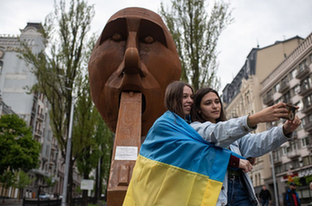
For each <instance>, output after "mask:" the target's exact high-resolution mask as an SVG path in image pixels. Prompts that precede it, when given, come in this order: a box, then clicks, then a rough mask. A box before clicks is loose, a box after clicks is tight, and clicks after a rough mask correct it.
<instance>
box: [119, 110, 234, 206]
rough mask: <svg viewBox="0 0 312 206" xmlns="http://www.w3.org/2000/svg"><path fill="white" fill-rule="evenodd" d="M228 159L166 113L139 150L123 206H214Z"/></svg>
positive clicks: (177, 119)
mask: <svg viewBox="0 0 312 206" xmlns="http://www.w3.org/2000/svg"><path fill="white" fill-rule="evenodd" d="M230 155H231V152H230V151H228V150H224V149H222V148H220V147H216V146H214V145H212V144H210V143H208V142H206V141H205V140H204V139H203V138H202V137H201V136H200V135H199V134H198V133H197V132H196V131H195V130H194V129H193V128H192V127H191V126H190V125H188V124H187V123H186V122H185V120H183V119H182V118H180V117H179V116H178V115H176V114H174V113H172V112H170V111H167V112H165V113H164V114H163V115H162V116H161V117H160V118H158V119H157V120H156V121H155V123H154V125H153V126H152V127H151V129H150V131H149V132H148V134H147V137H146V139H145V141H144V143H143V144H142V146H141V150H140V154H139V156H138V159H137V161H136V164H135V167H134V170H133V173H132V179H131V182H130V185H129V187H128V190H127V194H126V197H125V200H124V203H123V205H124V206H132V205H133V206H134V205H135V206H154V205H159V206H176V205H177V206H184V205H185V206H186V205H187V206H213V205H216V203H217V199H218V196H219V193H220V190H221V187H222V182H223V179H224V177H225V173H226V170H227V166H228V163H229V159H230Z"/></svg>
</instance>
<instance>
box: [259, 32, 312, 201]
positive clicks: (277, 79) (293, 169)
mask: <svg viewBox="0 0 312 206" xmlns="http://www.w3.org/2000/svg"><path fill="white" fill-rule="evenodd" d="M311 73H312V34H310V35H309V36H308V37H307V38H306V39H305V40H304V41H303V42H302V43H301V44H300V45H299V46H298V47H297V48H296V49H295V50H294V51H293V52H292V53H291V54H290V55H288V56H287V58H286V59H285V60H284V61H282V62H281V63H280V64H279V65H278V66H277V67H276V68H275V69H274V70H273V71H272V72H271V73H270V75H269V76H268V77H267V78H265V79H263V81H261V86H262V89H261V91H260V95H261V98H262V99H263V106H264V107H266V106H270V105H273V104H275V103H278V102H286V103H291V104H293V105H296V106H298V107H299V111H298V112H297V115H298V117H299V118H300V119H301V121H302V124H301V126H300V128H298V129H297V131H296V132H294V138H295V139H294V140H293V141H289V142H286V143H285V144H283V145H282V146H281V147H280V148H279V149H277V150H276V151H274V152H273V153H272V163H271V164H272V166H273V167H274V171H275V176H276V184H277V191H278V195H279V200H280V203H282V197H283V193H285V191H286V189H287V181H288V178H289V176H291V177H292V178H293V179H294V178H298V179H299V182H300V185H299V186H297V191H298V193H299V196H300V198H301V201H302V202H303V203H310V202H311V200H312V192H311V190H310V189H309V186H308V184H307V182H306V178H307V177H309V176H311V175H312V74H311ZM282 123H283V120H281V121H279V122H275V123H274V124H275V125H276V124H282ZM274 124H273V125H274ZM271 126H272V124H267V125H266V127H267V128H270V127H271ZM265 181H266V182H272V181H273V180H272V178H270V177H269V178H267V179H266V180H265Z"/></svg>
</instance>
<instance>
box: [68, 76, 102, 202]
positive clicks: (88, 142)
mask: <svg viewBox="0 0 312 206" xmlns="http://www.w3.org/2000/svg"><path fill="white" fill-rule="evenodd" d="M78 87H79V88H80V90H79V91H78V98H77V107H76V108H77V109H76V110H75V111H76V121H75V123H74V136H75V141H74V142H73V144H74V145H80V146H79V147H78V146H77V147H75V150H74V151H73V157H74V158H75V159H77V167H78V171H79V173H80V174H81V175H82V176H83V179H89V174H90V173H91V171H92V169H94V168H96V166H97V160H98V158H99V155H97V153H96V152H95V151H96V150H98V145H97V144H96V142H95V140H94V132H95V124H96V110H95V106H94V104H93V102H92V99H91V95H90V84H89V78H88V76H87V75H85V76H84V77H83V78H82V79H81V81H80V84H79V86H78ZM77 141H79V143H78V142H77ZM87 192H88V191H87V190H83V204H82V205H88V193H87Z"/></svg>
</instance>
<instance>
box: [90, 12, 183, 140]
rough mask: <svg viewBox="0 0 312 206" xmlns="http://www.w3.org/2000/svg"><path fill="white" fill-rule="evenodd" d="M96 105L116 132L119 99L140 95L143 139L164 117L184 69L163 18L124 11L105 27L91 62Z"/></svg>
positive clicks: (91, 82)
mask: <svg viewBox="0 0 312 206" xmlns="http://www.w3.org/2000/svg"><path fill="white" fill-rule="evenodd" d="M88 69H89V79H90V86H91V95H92V99H93V101H94V103H95V105H96V107H97V109H98V110H99V112H100V113H101V115H102V117H103V119H104V121H105V122H106V124H107V125H108V126H109V127H110V129H111V130H112V131H115V129H116V124H117V117H118V107H119V101H120V95H121V92H123V91H134V92H140V93H142V94H143V95H142V96H143V100H142V112H143V115H142V135H146V133H147V131H148V130H149V128H150V127H151V126H152V124H153V122H154V121H155V120H156V119H157V118H158V117H159V116H160V115H161V114H162V113H163V112H164V111H165V107H164V93H165V89H166V87H167V85H168V84H169V83H171V82H172V81H174V80H179V78H180V75H181V65H180V61H179V57H178V53H177V51H176V47H175V44H174V41H173V39H172V37H171V35H170V33H169V31H168V29H167V27H166V26H165V24H164V23H163V21H162V19H161V18H160V16H159V15H158V14H156V13H154V12H152V11H150V10H146V9H143V8H126V9H123V10H120V11H118V12H117V13H115V14H114V15H113V16H112V17H111V18H110V19H109V20H108V22H107V24H106V26H105V28H104V30H103V32H102V34H101V36H100V37H99V39H98V41H97V43H96V45H95V47H94V49H93V52H92V54H91V57H90V61H89V68H88Z"/></svg>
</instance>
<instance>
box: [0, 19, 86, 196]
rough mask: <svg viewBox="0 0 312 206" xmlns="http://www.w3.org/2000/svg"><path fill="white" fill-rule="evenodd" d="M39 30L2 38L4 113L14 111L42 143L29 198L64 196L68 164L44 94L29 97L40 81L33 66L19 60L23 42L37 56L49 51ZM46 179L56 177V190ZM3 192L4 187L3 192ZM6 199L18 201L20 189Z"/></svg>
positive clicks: (32, 28) (8, 192)
mask: <svg viewBox="0 0 312 206" xmlns="http://www.w3.org/2000/svg"><path fill="white" fill-rule="evenodd" d="M39 29H42V27H41V24H40V23H27V25H26V27H25V28H24V29H21V30H20V31H21V34H20V36H19V37H17V36H16V37H14V36H10V35H1V36H0V94H1V97H2V101H0V108H2V109H1V111H3V108H5V109H6V110H8V109H7V108H10V109H12V110H13V111H14V112H15V113H16V114H17V115H19V117H21V118H22V119H24V120H25V121H26V124H27V125H29V126H30V127H31V128H32V132H33V137H34V139H35V140H36V141H38V142H39V143H40V144H41V153H40V158H39V160H38V162H39V167H38V168H36V169H33V170H31V171H30V172H29V175H30V177H32V178H33V177H34V178H35V182H34V183H33V185H31V186H30V187H28V188H26V193H25V194H26V197H32V198H35V197H37V196H38V193H39V192H40V193H43V192H44V193H51V194H55V193H58V194H60V193H62V191H63V185H61V184H62V183H63V179H64V162H65V161H64V159H63V158H62V157H61V154H60V151H59V149H60V148H59V147H58V143H57V140H56V138H54V137H53V133H52V129H51V127H50V118H49V103H48V101H47V99H46V98H45V96H44V95H43V94H40V93H30V94H29V88H31V87H32V86H33V85H34V84H35V83H36V81H37V79H36V77H35V75H34V74H33V73H32V72H31V66H30V65H27V64H26V62H24V61H23V60H22V59H20V58H19V57H18V50H19V49H21V45H20V41H23V42H25V43H26V44H27V45H28V47H29V48H30V49H31V51H32V52H33V53H34V54H38V53H39V52H41V51H43V50H44V49H45V48H46V45H45V43H46V40H45V39H44V38H43V37H42V35H41V33H40V32H39ZM1 102H3V103H5V104H2V103H1ZM2 105H5V106H2ZM0 114H1V113H0ZM45 178H52V181H55V182H56V185H55V186H54V187H53V188H51V187H50V188H48V187H44V186H46V182H45ZM74 182H75V183H76V185H80V176H79V175H78V174H77V172H76V173H75V174H74ZM3 189H4V188H1V186H0V192H2V190H3ZM5 196H7V197H13V198H16V197H17V196H18V190H17V189H14V188H10V189H9V190H6V191H5Z"/></svg>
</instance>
